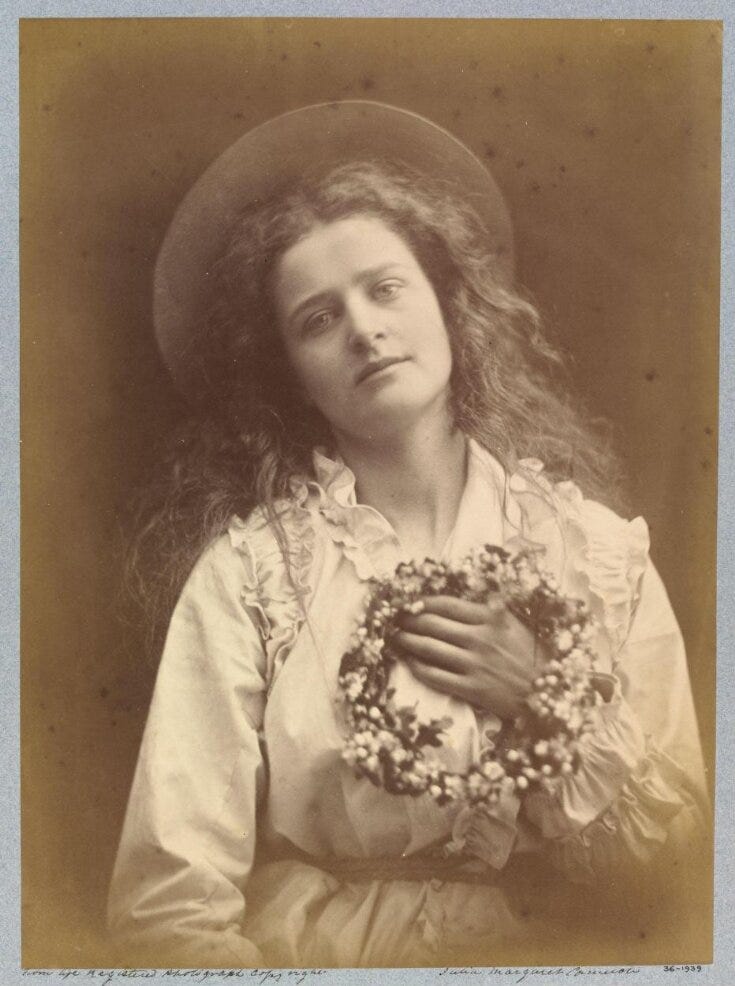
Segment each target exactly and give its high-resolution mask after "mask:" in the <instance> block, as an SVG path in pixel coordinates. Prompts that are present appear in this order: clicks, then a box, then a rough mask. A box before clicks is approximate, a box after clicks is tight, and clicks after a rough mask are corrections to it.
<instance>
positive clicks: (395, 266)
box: [355, 260, 408, 283]
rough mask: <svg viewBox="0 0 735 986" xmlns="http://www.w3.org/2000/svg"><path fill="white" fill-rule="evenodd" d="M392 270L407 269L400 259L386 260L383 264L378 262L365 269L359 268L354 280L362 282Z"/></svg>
mask: <svg viewBox="0 0 735 986" xmlns="http://www.w3.org/2000/svg"><path fill="white" fill-rule="evenodd" d="M392 270H408V265H407V264H404V263H402V262H401V261H400V260H388V261H387V262H386V263H384V264H378V265H377V266H376V267H368V268H367V269H366V270H361V271H360V272H359V273H358V274H357V276H356V277H355V281H357V282H358V283H362V282H363V281H371V280H372V279H373V278H375V277H380V276H381V274H387V273H388V272H389V271H392Z"/></svg>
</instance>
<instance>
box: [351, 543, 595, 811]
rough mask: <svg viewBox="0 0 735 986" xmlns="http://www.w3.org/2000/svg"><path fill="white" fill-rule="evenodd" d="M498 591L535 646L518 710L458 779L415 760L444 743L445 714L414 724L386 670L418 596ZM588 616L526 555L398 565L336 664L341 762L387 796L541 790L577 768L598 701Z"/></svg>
mask: <svg viewBox="0 0 735 986" xmlns="http://www.w3.org/2000/svg"><path fill="white" fill-rule="evenodd" d="M496 594H500V598H501V599H502V601H503V602H504V604H505V606H506V607H507V609H508V610H509V611H510V612H511V613H512V614H513V615H514V616H516V617H517V618H518V619H519V620H520V621H521V622H522V623H524V624H525V625H526V626H527V627H528V628H529V629H531V630H532V631H533V633H534V634H535V636H536V638H537V639H538V640H540V641H542V642H543V643H544V644H545V648H544V649H545V652H546V654H545V656H546V657H548V659H547V660H544V662H543V665H542V666H540V667H539V669H538V674H537V677H536V678H535V680H534V682H533V686H532V689H531V692H530V694H529V695H528V696H527V697H526V699H525V703H524V710H523V712H522V713H521V714H520V715H519V716H518V717H517V718H516V719H515V720H514V721H513V722H512V723H507V724H505V725H504V726H503V728H502V729H501V730H500V732H499V733H498V735H497V736H496V737H495V740H494V741H493V742H491V743H490V744H489V745H488V746H487V748H486V749H485V750H483V753H482V755H481V759H480V762H479V763H474V764H472V765H471V766H470V767H469V769H468V770H466V771H465V772H464V773H454V772H451V771H448V770H446V769H445V768H444V767H443V766H442V764H441V763H440V762H439V761H438V760H436V758H433V757H431V756H426V754H425V753H424V748H425V747H439V746H441V745H442V741H441V738H440V737H441V735H442V733H443V732H444V731H445V730H446V729H447V728H448V727H449V726H450V725H451V722H452V720H451V719H449V718H444V719H432V720H431V721H430V722H420V721H419V719H418V716H417V715H416V712H415V709H414V708H413V707H411V706H403V707H400V708H398V707H396V704H395V702H394V700H393V696H394V692H395V689H393V688H390V687H389V686H388V679H389V674H390V670H391V668H392V667H393V665H394V664H395V663H396V661H397V660H398V659H400V656H401V653H400V650H399V649H398V647H397V646H396V644H394V642H393V636H394V634H395V631H396V629H397V627H396V618H397V616H398V615H399V614H400V613H403V612H409V613H420V612H421V610H422V608H423V604H422V602H421V597H422V596H438V595H448V596H456V597H460V598H464V599H468V600H471V601H473V602H489V601H490V600H491V598H493V597H494V596H495V595H496ZM594 626H595V625H594V620H593V619H592V617H591V615H590V614H589V612H588V610H587V607H586V606H585V604H584V603H583V602H582V601H581V600H578V599H570V598H567V597H565V596H562V595H561V594H560V593H559V591H558V588H557V584H556V580H555V579H554V577H553V576H552V575H550V574H548V573H546V572H543V571H542V570H540V569H539V568H538V567H537V566H536V564H535V558H534V556H533V554H532V553H531V552H529V551H521V552H519V553H518V554H515V555H511V554H510V553H509V552H507V551H505V550H504V549H503V548H498V547H494V546H492V545H486V546H485V547H484V549H482V550H480V551H476V552H473V553H472V554H470V555H469V556H468V557H467V558H466V559H465V560H464V562H463V563H462V564H461V565H460V566H459V567H456V568H453V567H450V566H449V565H446V564H443V563H440V562H435V561H432V560H431V559H428V558H427V559H426V561H424V562H423V563H421V564H413V563H410V564H409V563H402V564H400V565H398V567H397V568H396V571H395V575H394V576H393V577H391V578H387V579H381V580H378V579H373V580H372V592H371V594H370V597H369V599H368V602H367V605H366V609H365V615H364V618H363V620H362V623H361V625H360V626H359V628H358V630H357V632H356V634H355V637H354V639H353V641H352V643H351V646H350V649H349V650H348V651H347V652H346V653H345V654H344V656H343V657H342V662H341V665H340V674H339V684H340V686H341V688H342V691H343V693H344V696H345V699H346V702H347V708H348V712H347V718H348V723H349V726H350V727H351V735H350V736H349V738H348V739H347V741H346V743H345V746H344V749H343V751H342V756H343V758H344V760H345V761H346V762H347V763H348V764H350V765H351V766H352V767H353V769H354V771H355V774H356V776H358V777H367V778H368V779H369V780H370V781H372V783H373V784H375V785H376V786H377V787H382V788H385V790H386V791H389V792H390V793H391V794H408V795H411V796H414V797H417V796H418V795H421V794H425V793H428V794H429V795H430V796H431V797H432V798H433V799H434V800H435V801H436V802H437V804H439V805H446V804H449V803H450V802H454V801H468V802H469V803H471V804H474V805H485V806H490V805H493V804H495V803H496V802H497V801H498V799H499V797H500V795H501V792H503V791H504V790H505V791H510V792H512V793H515V794H516V795H518V796H522V795H524V794H525V793H527V792H528V791H529V790H532V789H533V788H538V787H546V788H547V789H548V788H549V787H550V786H551V784H552V782H553V780H554V779H555V778H557V777H559V776H560V775H564V774H570V773H572V772H573V771H574V770H576V768H577V766H578V765H579V762H580V744H579V740H580V737H581V736H582V735H583V734H584V733H585V732H587V731H589V730H590V729H591V728H592V723H593V715H592V710H593V709H594V707H595V706H596V705H597V704H598V702H599V701H600V697H599V696H598V694H597V692H596V690H595V688H594V686H593V678H592V675H593V662H594V653H593V651H592V649H591V646H590V638H591V636H592V634H593V632H594Z"/></svg>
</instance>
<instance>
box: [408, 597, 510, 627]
mask: <svg viewBox="0 0 735 986" xmlns="http://www.w3.org/2000/svg"><path fill="white" fill-rule="evenodd" d="M422 602H423V604H424V608H423V612H424V613H432V614H434V615H436V616H443V617H445V618H446V619H448V620H456V621H457V623H465V624H468V625H470V626H477V625H478V624H480V623H487V622H488V616H492V617H493V618H494V620H497V619H498V618H504V615H505V613H506V612H507V610H506V608H505V603H504V602H503V600H502V599H501V597H500V595H499V594H497V593H496V594H494V595H493V596H492V597H491V599H490V601H489V602H487V603H473V602H470V600H468V599H457V598H455V597H454V596H423V597H422Z"/></svg>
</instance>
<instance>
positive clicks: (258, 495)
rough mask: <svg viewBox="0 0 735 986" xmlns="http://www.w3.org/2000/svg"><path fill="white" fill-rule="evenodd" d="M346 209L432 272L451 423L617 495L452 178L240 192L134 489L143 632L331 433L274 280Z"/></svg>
mask: <svg viewBox="0 0 735 986" xmlns="http://www.w3.org/2000/svg"><path fill="white" fill-rule="evenodd" d="M350 215H367V216H370V217H375V218H378V219H380V220H382V221H383V222H384V223H385V224H386V225H387V226H388V227H389V228H390V229H391V230H392V231H394V232H396V233H397V234H399V235H400V236H402V237H403V238H404V240H405V241H406V242H407V244H408V245H409V246H410V247H411V249H412V251H413V252H414V254H415V256H416V258H417V260H418V261H419V263H420V265H421V266H422V268H423V270H424V272H425V274H426V275H427V277H428V278H429V280H430V282H431V283H432V285H433V287H434V290H435V292H436V295H437V298H438V300H439V304H440V306H441V310H442V313H443V316H444V320H445V323H446V327H447V331H448V335H449V339H450V345H451V350H452V358H453V364H452V374H451V379H450V394H451V398H450V399H451V413H452V415H453V420H454V424H455V425H456V427H458V428H460V429H461V430H462V431H463V432H464V433H466V434H467V435H469V436H470V437H472V438H474V439H476V440H477V441H478V442H479V443H480V444H481V445H482V446H484V447H485V448H486V449H488V450H489V451H490V452H491V453H492V454H493V455H494V456H495V457H496V458H497V459H498V460H499V461H500V462H501V463H502V465H503V466H504V467H505V469H506V470H507V471H508V472H512V471H514V470H516V469H517V468H518V461H519V459H522V458H527V457H533V458H537V459H540V460H541V461H542V462H543V463H544V464H545V471H546V475H547V476H548V477H549V478H550V479H552V480H561V479H569V478H574V480H575V481H576V482H578V483H579V485H580V486H581V487H582V488H583V490H584V491H585V493H586V494H587V495H590V496H594V497H596V498H598V499H603V500H605V501H606V502H608V503H610V502H611V500H612V501H613V502H615V490H616V489H617V488H618V486H619V484H620V475H621V474H620V469H619V466H618V463H617V460H616V458H615V456H614V454H613V452H612V450H611V446H610V442H609V437H608V436H607V435H606V434H605V430H604V428H603V427H602V425H601V423H599V422H598V423H594V422H592V421H591V419H590V418H589V416H588V415H586V414H585V413H584V409H583V408H582V407H581V404H580V401H579V399H578V398H574V397H573V396H572V393H571V386H570V381H569V379H568V375H567V374H566V372H565V365H564V360H563V359H562V357H561V355H560V353H559V352H558V350H557V349H556V348H554V347H553V346H552V345H551V344H550V342H549V341H548V339H547V338H546V336H545V334H544V332H543V330H542V325H541V320H540V318H539V315H538V313H537V311H536V309H535V308H534V306H533V305H532V304H531V303H530V302H529V301H528V300H526V299H524V298H523V297H522V296H521V295H520V294H519V293H516V292H515V291H514V290H512V289H511V288H510V287H509V286H508V285H507V284H506V283H504V279H503V277H502V276H500V274H499V264H498V257H497V255H496V254H495V253H493V251H492V249H491V247H490V246H489V243H490V240H489V237H488V231H487V230H486V229H485V227H484V226H483V224H482V222H481V221H480V219H479V218H478V216H477V214H476V213H475V212H474V211H473V210H472V209H471V208H469V207H468V206H467V205H466V204H465V203H464V202H463V201H462V199H461V197H460V196H458V195H457V194H456V191H455V190H454V189H451V188H450V187H449V186H448V185H447V184H446V183H443V182H438V181H436V180H433V179H430V178H427V177H426V176H423V175H420V174H417V173H416V172H415V171H413V170H410V169H407V168H405V167H403V166H399V165H397V164H394V163H385V162H371V161H360V162H353V163H349V164H345V165H341V166H339V167H337V168H335V169H333V170H331V171H330V172H329V173H327V174H323V175H317V176H312V177H305V178H304V180H303V182H302V183H301V184H300V185H299V186H298V187H296V188H293V187H292V188H290V189H286V190H284V191H283V192H281V193H280V194H276V195H274V196H273V197H272V198H271V199H269V200H268V201H264V202H257V203H255V204H253V205H252V206H250V207H249V208H248V209H247V210H246V212H245V213H243V214H242V215H241V216H239V217H238V220H237V222H236V223H235V224H234V226H233V229H232V231H231V235H230V237H229V240H228V245H227V248H226V250H225V251H224V253H223V255H222V256H221V257H220V258H219V260H218V262H217V264H216V266H215V268H214V270H213V271H212V272H211V276H213V277H214V283H215V285H216V290H214V291H213V292H212V297H213V298H214V301H213V303H212V306H211V310H210V311H209V312H208V314H207V317H206V319H205V320H204V324H202V326H201V331H200V332H199V335H198V340H197V344H196V348H195V349H194V350H192V353H191V356H190V358H191V359H192V360H193V361H194V365H195V370H196V375H197V377H198V379H200V380H201V384H202V386H201V393H200V400H199V403H198V405H197V407H195V408H194V409H193V411H192V414H191V417H190V418H189V419H188V420H187V421H186V422H185V423H184V424H183V425H182V426H181V428H179V429H178V430H177V432H176V434H175V435H174V436H173V438H172V440H171V441H170V443H169V445H168V449H167V451H166V453H165V454H164V455H162V456H161V460H160V468H159V469H158V471H157V475H156V477H155V478H154V479H153V481H152V482H151V483H149V484H148V485H147V487H146V489H145V491H144V493H143V495H142V496H141V497H140V498H139V501H138V509H137V511H136V515H135V520H134V526H135V529H136V530H135V534H134V536H133V537H132V539H131V547H130V551H129V559H128V566H127V569H128V581H129V585H130V586H131V588H132V589H133V592H134V594H135V595H136V596H137V597H138V598H139V599H140V601H141V602H142V604H143V606H144V610H145V612H146V614H147V622H148V626H149V628H150V629H151V631H152V636H151V640H152V641H153V646H156V641H157V639H158V638H159V636H160V632H161V630H162V628H164V627H165V625H166V623H167V621H168V618H169V615H170V611H171V607H172V605H173V602H174V600H175V598H176V596H177V594H178V592H179V591H180V589H181V587H182V584H183V582H184V580H185V578H186V576H187V574H188V572H189V571H190V569H191V567H192V565H193V563H194V561H195V560H196V558H197V557H198V555H199V554H200V553H201V551H202V550H203V548H204V547H205V546H206V545H207V544H208V543H210V542H211V541H212V540H213V539H214V538H216V537H217V536H218V535H219V534H221V533H222V532H223V531H224V530H225V528H226V527H227V525H228V523H229V521H230V520H231V518H232V516H233V515H239V516H241V517H245V516H247V514H248V513H249V512H250V511H251V510H252V509H253V508H254V506H255V505H258V504H260V505H262V506H263V507H264V509H265V510H266V511H267V513H268V515H269V516H270V517H271V519H272V521H273V523H274V526H275V528H276V530H277V533H278V528H279V525H278V502H279V501H281V500H283V498H288V497H289V490H290V485H289V480H290V479H291V477H292V476H294V475H295V474H301V475H305V474H306V475H308V474H310V473H311V471H312V464H311V458H312V451H313V449H314V448H315V447H316V446H319V445H326V446H329V444H330V441H331V435H330V431H329V428H328V426H327V423H326V421H325V420H324V419H323V417H322V416H321V415H320V413H319V412H318V411H317V410H316V409H315V408H314V407H313V405H312V404H310V403H308V402H305V401H304V399H303V394H302V392H301V390H300V389H299V385H298V382H297V380H296V378H295V375H294V374H293V372H292V370H291V368H290V366H289V363H288V359H287V358H286V354H285V352H284V349H283V346H282V343H281V337H280V334H279V332H278V331H277V330H276V328H275V324H276V316H275V312H274V302H273V295H272V291H271V284H272V279H273V275H274V272H275V269H276V267H277V264H278V261H279V259H280V257H281V256H282V255H283V253H284V251H286V250H287V249H288V248H289V247H290V246H292V245H293V244H294V243H296V242H297V241H298V240H300V239H302V238H303V237H305V236H306V235H308V233H309V232H310V231H311V230H312V229H313V228H314V227H315V226H316V225H318V224H323V223H329V222H333V221H336V220H338V219H342V218H346V217H348V216H350ZM279 536H280V537H283V531H282V530H281V531H280V535H279Z"/></svg>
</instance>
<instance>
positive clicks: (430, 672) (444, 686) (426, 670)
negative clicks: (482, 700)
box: [408, 661, 473, 702]
mask: <svg viewBox="0 0 735 986" xmlns="http://www.w3.org/2000/svg"><path fill="white" fill-rule="evenodd" d="M408 666H409V668H410V669H411V673H412V674H413V676H414V677H415V678H417V679H418V680H419V681H422V682H423V683H424V684H425V685H428V686H429V687H430V688H435V689H436V690H437V691H438V692H444V693H445V694H446V695H451V696H453V697H454V698H460V699H464V701H466V702H471V701H472V699H473V692H472V689H471V688H470V686H469V685H468V683H467V681H466V680H465V678H464V677H463V676H462V675H460V674H455V673H454V672H453V671H448V670H447V669H446V668H436V667H432V666H431V665H429V664H421V663H420V662H419V661H408Z"/></svg>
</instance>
